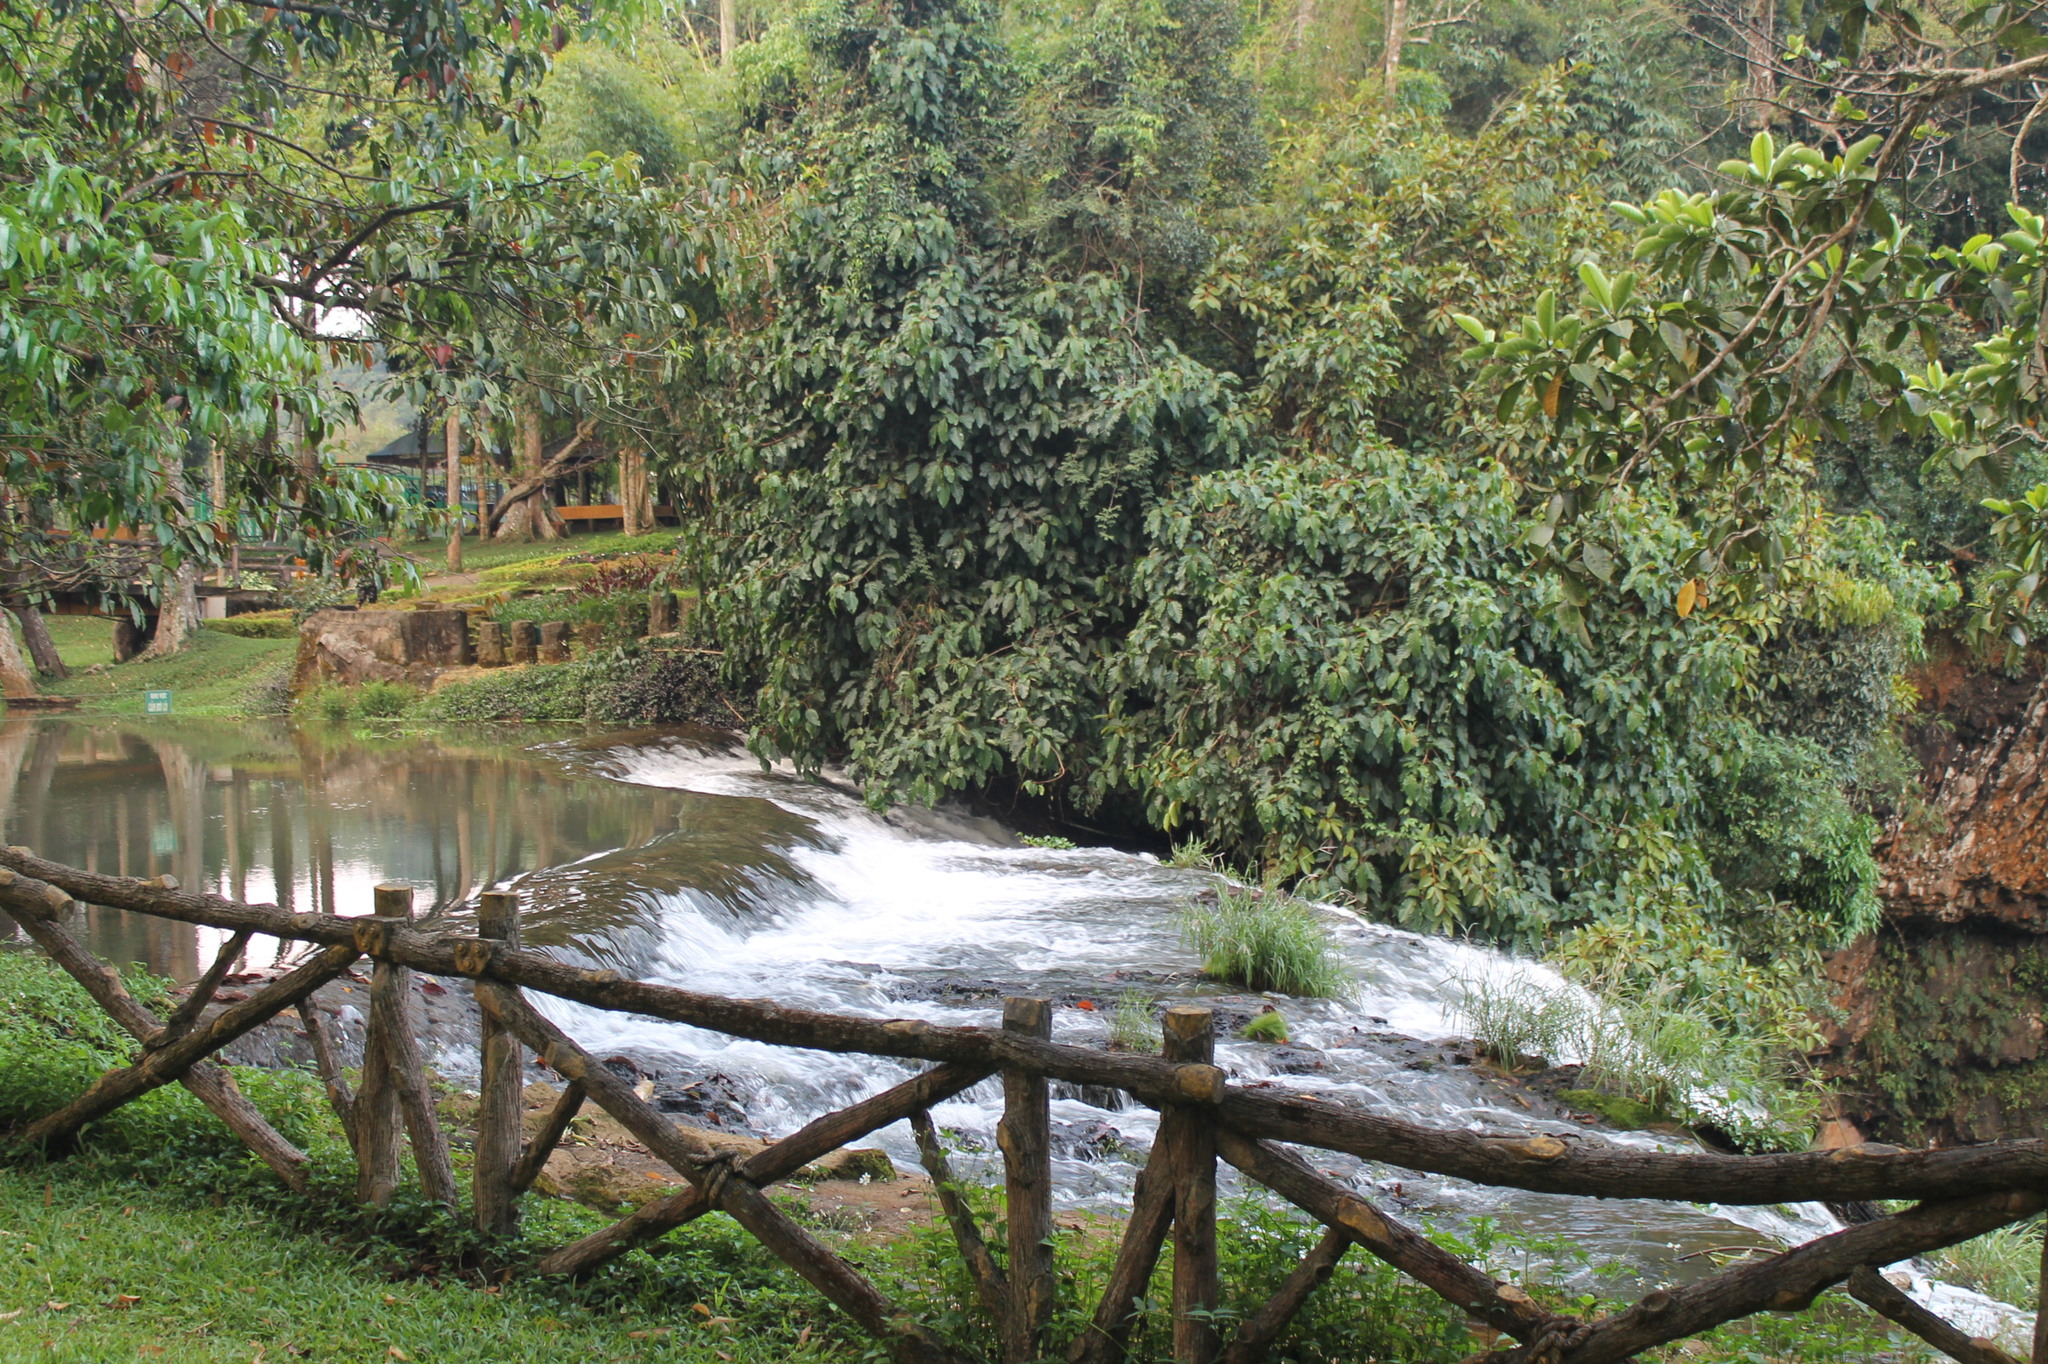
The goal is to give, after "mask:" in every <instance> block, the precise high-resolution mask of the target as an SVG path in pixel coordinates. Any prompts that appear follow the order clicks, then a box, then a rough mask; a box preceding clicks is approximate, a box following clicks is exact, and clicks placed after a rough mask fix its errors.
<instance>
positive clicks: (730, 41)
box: [718, 0, 736, 66]
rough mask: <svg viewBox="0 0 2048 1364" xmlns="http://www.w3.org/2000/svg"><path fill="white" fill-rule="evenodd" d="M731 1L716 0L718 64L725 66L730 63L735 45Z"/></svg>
mask: <svg viewBox="0 0 2048 1364" xmlns="http://www.w3.org/2000/svg"><path fill="white" fill-rule="evenodd" d="M733 28H734V24H733V0H718V64H719V65H720V66H725V65H727V64H729V63H730V62H731V61H732V50H733V47H734V45H735V42H736V40H735V38H734V35H733Z"/></svg>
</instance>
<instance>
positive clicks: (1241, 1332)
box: [1217, 1227, 1351, 1364]
mask: <svg viewBox="0 0 2048 1364" xmlns="http://www.w3.org/2000/svg"><path fill="white" fill-rule="evenodd" d="M1349 1249H1351V1236H1350V1233H1348V1232H1344V1231H1340V1230H1338V1229H1337V1228H1336V1227H1331V1228H1330V1229H1329V1230H1327V1231H1325V1232H1324V1233H1323V1238H1322V1239H1321V1240H1320V1241H1318V1242H1316V1244H1315V1245H1314V1247H1312V1248H1311V1249H1310V1250H1309V1253H1308V1254H1307V1255H1304V1256H1303V1257H1302V1259H1301V1263H1300V1264H1298V1265H1296V1266H1295V1267H1294V1269H1293V1272H1291V1273H1290V1274H1288V1276H1287V1277H1286V1278H1285V1279H1283V1280H1281V1283H1280V1286H1279V1287H1278V1288H1276V1289H1274V1290H1273V1296H1272V1297H1270V1298H1268V1299H1266V1302H1265V1305H1264V1306H1262V1307H1260V1308H1259V1310H1258V1311H1256V1312H1254V1313H1252V1314H1251V1315H1250V1316H1248V1317H1246V1318H1245V1319H1244V1320H1243V1321H1241V1322H1239V1323H1238V1327H1237V1334H1236V1335H1235V1336H1233V1337H1232V1338H1231V1341H1230V1344H1228V1345H1226V1346H1225V1347H1224V1349H1223V1353H1222V1354H1221V1355H1220V1356H1218V1357H1217V1364H1259V1361H1261V1360H1263V1359H1264V1358H1265V1357H1266V1356H1267V1354H1268V1353H1270V1352H1271V1351H1272V1349H1273V1343H1274V1342H1275V1341H1277V1340H1279V1339H1280V1333H1281V1332H1282V1331H1284V1330H1286V1329H1287V1323H1288V1322H1290V1321H1292V1320H1294V1314H1295V1313H1296V1312H1299V1311H1300V1310H1301V1308H1302V1304H1303V1303H1306V1302H1307V1301H1308V1295H1309V1294H1311V1293H1313V1292H1315V1291H1316V1289H1317V1288H1318V1287H1319V1286H1320V1285H1321V1284H1322V1282H1323V1280H1325V1279H1327V1278H1329V1277H1330V1274H1331V1271H1333V1270H1335V1269H1336V1268H1337V1261H1339V1260H1341V1259H1343V1258H1344V1252H1345V1251H1347V1250H1349Z"/></svg>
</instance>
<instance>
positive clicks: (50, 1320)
mask: <svg viewBox="0 0 2048 1364" xmlns="http://www.w3.org/2000/svg"><path fill="white" fill-rule="evenodd" d="M714 1235H716V1234H715V1233H714ZM732 1248H733V1249H735V1250H741V1249H744V1248H743V1247H738V1246H734V1247H732ZM0 1255H4V1256H5V1257H6V1261H7V1263H8V1265H9V1271H8V1274H7V1276H6V1277H7V1280H8V1283H7V1285H6V1286H5V1287H0V1316H5V1317H8V1318H9V1319H8V1320H6V1321H5V1322H4V1323H0V1360H8V1361H14V1360H22V1361H30V1360H35V1361H43V1360H48V1361H52V1364H57V1362H59V1361H62V1362H64V1364H71V1362H72V1361H76V1362H77V1364H87V1361H91V1362H92V1364H99V1361H104V1360H109V1359H149V1358H161V1359H164V1360H166V1361H177V1362H178V1364H184V1362H185V1361H191V1362H192V1364H199V1362H200V1361H209V1362H210V1361H216V1360H218V1361H223V1362H225V1361H230V1360H232V1361H235V1364H247V1361H249V1360H250V1359H252V1358H256V1359H264V1358H267V1359H270V1360H275V1361H280V1362H282V1361H286V1360H291V1359H305V1360H336V1361H340V1360H347V1361H367V1360H385V1361H389V1360H417V1361H428V1360H432V1361H436V1362H437V1364H460V1362H462V1361H475V1364H497V1361H502V1360H506V1359H520V1360H529V1361H553V1360H562V1361H567V1360H578V1361H582V1360H622V1361H623V1360H689V1361H703V1364H713V1361H721V1360H734V1361H748V1362H749V1364H774V1362H777V1361H783V1360H789V1361H795V1360H811V1361H817V1362H818V1364H823V1361H826V1360H830V1359H836V1358H843V1357H844V1356H843V1355H842V1354H840V1353H839V1351H840V1350H841V1349H842V1348H843V1346H840V1345H838V1344H837V1343H834V1344H831V1345H829V1346H828V1345H827V1344H826V1343H825V1342H817V1343H815V1344H813V1343H808V1342H807V1343H806V1344H805V1345H803V1346H797V1345H795V1342H794V1341H793V1339H792V1338H791V1336H792V1334H793V1333H789V1332H775V1333H774V1338H772V1339H767V1338H763V1334H762V1333H760V1332H758V1331H755V1330H750V1331H747V1332H745V1333H743V1334H735V1333H734V1332H732V1330H731V1318H730V1317H728V1316H727V1312H728V1310H729V1309H727V1308H726V1307H725V1306H724V1304H722V1303H721V1304H720V1305H719V1307H717V1308H713V1309H710V1310H708V1311H706V1312H693V1311H692V1310H691V1306H692V1301H691V1299H690V1298H689V1297H688V1296H687V1295H686V1296H683V1297H681V1298H678V1299H677V1300H676V1301H674V1302H672V1303H669V1304H666V1305H658V1304H654V1303H646V1304H631V1305H620V1306H615V1305H613V1304H612V1303H610V1302H608V1301H606V1300H604V1299H603V1298H602V1297H599V1298H596V1299H595V1300H593V1301H578V1300H576V1299H575V1297H574V1296H573V1295H572V1294H571V1295H565V1294H564V1293H563V1292H560V1291H550V1290H549V1289H547V1288H545V1287H541V1288H535V1287H532V1286H530V1285H528V1284H526V1283H523V1282H520V1281H517V1280H515V1281H513V1282H512V1283H509V1284H506V1285H504V1286H503V1287H499V1286H496V1285H486V1284H485V1283H483V1282H481V1281H480V1280H478V1279H474V1278H469V1277H443V1278H438V1279H433V1278H427V1279H420V1278H415V1279H409V1280H395V1281H394V1280H392V1279H390V1278H388V1277H387V1276H386V1275H384V1274H382V1273H380V1272H378V1271H377V1270H376V1269H375V1268H374V1267H373V1266H371V1265H369V1264H366V1263H365V1262H364V1260H363V1258H362V1256H361V1254H360V1252H357V1251H354V1250H352V1249H351V1248H350V1247H347V1246H345V1245H341V1244H337V1243H335V1242H333V1241H332V1240H329V1239H327V1238H324V1237H319V1236H310V1235H305V1234H301V1233H295V1232H293V1231H291V1230H289V1229H287V1228H285V1227H283V1226H280V1225H279V1224H278V1223H277V1222H276V1221H275V1219H273V1218H271V1217H268V1216H266V1215H263V1214H262V1213H260V1212H254V1211H252V1210H251V1209H249V1208H247V1207H242V1206H232V1205H231V1206H227V1207H220V1208H216V1207H214V1206H212V1205H210V1204H208V1203H206V1202H196V1201H193V1200H190V1199H188V1198H186V1197H184V1196H182V1195H181V1194H179V1193H178V1192H176V1191H167V1190H163V1189H153V1188H148V1187H132V1186H130V1187H124V1186H109V1185H107V1184H106V1183H103V1182H101V1181H99V1180H95V1179H91V1178H79V1177H76V1176H74V1175H71V1174H70V1173H69V1172H65V1171H62V1170H51V1171H48V1172H40V1171H35V1170H29V1169H15V1170H0ZM697 1301H699V1302H701V1301H703V1300H702V1299H701V1298H700V1299H697ZM712 1318H725V1321H724V1322H722V1323H720V1324H716V1325H712V1324H706V1323H707V1321H708V1320H710V1319H712Z"/></svg>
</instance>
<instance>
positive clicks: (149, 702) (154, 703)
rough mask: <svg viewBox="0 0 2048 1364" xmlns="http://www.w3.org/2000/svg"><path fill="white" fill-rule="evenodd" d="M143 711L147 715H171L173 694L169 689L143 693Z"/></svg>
mask: <svg viewBox="0 0 2048 1364" xmlns="http://www.w3.org/2000/svg"><path fill="white" fill-rule="evenodd" d="M142 713H143V714H145V715H169V714H170V713H171V694H170V693H169V692H167V691H146V692H144V693H142Z"/></svg>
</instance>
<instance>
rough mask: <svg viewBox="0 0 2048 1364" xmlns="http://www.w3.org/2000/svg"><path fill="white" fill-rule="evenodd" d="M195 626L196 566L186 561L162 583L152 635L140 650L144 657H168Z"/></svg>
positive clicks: (195, 630)
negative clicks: (162, 596) (162, 592)
mask: <svg viewBox="0 0 2048 1364" xmlns="http://www.w3.org/2000/svg"><path fill="white" fill-rule="evenodd" d="M198 629H199V565H197V564H195V563H192V562H191V561H190V560H187V561H186V562H185V563H182V564H180V565H178V568H177V571H176V572H174V573H172V574H171V576H170V580H169V581H168V582H166V583H165V584H164V598H163V601H162V602H160V603H159V604H158V608H157V617H156V637H155V638H154V639H152V640H150V642H149V647H148V648H147V649H144V650H143V651H142V656H143V657H144V658H168V657H169V656H170V655H172V654H175V653H177V652H178V651H179V650H180V649H183V648H184V647H185V646H186V645H187V644H188V643H190V642H191V640H192V636H193V634H194V633H195V632H197V631H198Z"/></svg>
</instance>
